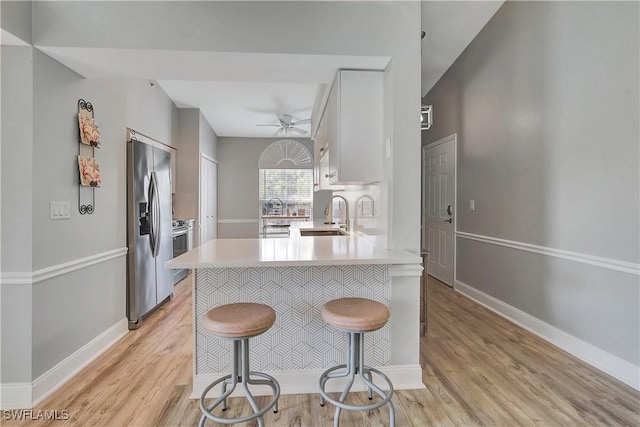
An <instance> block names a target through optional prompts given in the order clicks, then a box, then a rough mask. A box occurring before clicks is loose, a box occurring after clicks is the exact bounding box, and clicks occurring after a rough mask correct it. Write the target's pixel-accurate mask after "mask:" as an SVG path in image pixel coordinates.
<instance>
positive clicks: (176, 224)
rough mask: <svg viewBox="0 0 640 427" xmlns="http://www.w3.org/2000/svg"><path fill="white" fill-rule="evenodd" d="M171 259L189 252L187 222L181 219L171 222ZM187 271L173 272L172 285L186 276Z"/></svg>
mask: <svg viewBox="0 0 640 427" xmlns="http://www.w3.org/2000/svg"><path fill="white" fill-rule="evenodd" d="M172 225H173V257H174V258H175V257H177V256H179V255H182V254H183V253H185V252H187V251H188V250H190V248H189V222H188V221H187V220H183V219H176V220H173V224H172ZM187 273H188V270H187V269H184V268H182V269H178V270H173V284H174V285H175V284H176V283H178V282H179V281H180V280H182V279H184V278H185V277H186V276H187Z"/></svg>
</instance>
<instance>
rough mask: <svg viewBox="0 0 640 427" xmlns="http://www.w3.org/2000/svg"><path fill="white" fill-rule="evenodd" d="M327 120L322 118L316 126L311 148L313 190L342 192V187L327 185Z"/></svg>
mask: <svg viewBox="0 0 640 427" xmlns="http://www.w3.org/2000/svg"><path fill="white" fill-rule="evenodd" d="M327 125H328V120H327V118H326V117H323V118H322V119H321V121H320V125H319V126H318V131H317V133H316V138H315V141H314V146H313V151H314V152H313V161H314V165H313V183H314V186H313V189H314V191H317V190H344V185H335V184H334V185H331V184H330V183H329V137H328V126H327Z"/></svg>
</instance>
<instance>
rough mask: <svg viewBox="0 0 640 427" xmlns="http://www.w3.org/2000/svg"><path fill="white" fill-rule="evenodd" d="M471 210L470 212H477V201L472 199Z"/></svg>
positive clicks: (470, 202) (470, 201)
mask: <svg viewBox="0 0 640 427" xmlns="http://www.w3.org/2000/svg"><path fill="white" fill-rule="evenodd" d="M469 210H470V211H475V210H476V201H475V200H473V199H471V200H469Z"/></svg>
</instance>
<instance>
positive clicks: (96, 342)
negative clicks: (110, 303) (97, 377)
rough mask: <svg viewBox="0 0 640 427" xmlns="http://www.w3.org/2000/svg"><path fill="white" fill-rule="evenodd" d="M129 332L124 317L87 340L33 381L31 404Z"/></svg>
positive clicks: (52, 390)
mask: <svg viewBox="0 0 640 427" xmlns="http://www.w3.org/2000/svg"><path fill="white" fill-rule="evenodd" d="M127 332H129V321H128V319H127V318H126V317H124V318H122V319H121V320H119V321H118V322H117V323H116V324H115V325H113V326H111V327H110V328H109V329H107V330H106V331H104V332H103V333H101V334H100V335H98V336H97V337H95V338H94V339H92V340H91V341H89V342H88V343H87V344H85V345H84V346H82V347H81V348H80V349H78V350H77V351H75V352H74V353H73V354H71V355H70V356H68V357H67V358H65V359H64V360H63V361H61V362H60V363H58V364H57V365H56V366H54V367H53V368H51V369H49V370H48V371H47V372H45V373H44V374H42V375H41V376H40V377H38V378H37V379H36V380H35V381H34V382H33V405H34V406H35V405H37V404H38V403H40V402H42V401H43V400H44V399H46V398H47V397H48V396H49V395H51V393H53V392H54V391H56V390H57V389H59V388H60V387H62V385H63V384H65V383H66V382H67V381H69V380H70V379H71V378H73V377H74V376H75V375H76V374H77V373H78V372H80V371H81V370H82V369H84V368H85V367H86V366H87V365H88V364H89V363H91V362H93V361H94V360H95V359H96V358H97V357H98V356H100V355H101V354H102V353H104V352H105V351H106V350H107V349H109V348H110V347H111V346H112V345H113V344H115V343H116V342H118V340H120V338H122V337H123V336H125V335H126V333H127Z"/></svg>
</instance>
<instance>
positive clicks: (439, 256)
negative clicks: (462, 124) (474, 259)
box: [422, 135, 456, 286]
mask: <svg viewBox="0 0 640 427" xmlns="http://www.w3.org/2000/svg"><path fill="white" fill-rule="evenodd" d="M455 141H456V137H455V135H451V136H449V137H447V138H444V139H441V140H440V141H437V142H434V143H433V144H429V145H427V146H426V147H424V148H423V151H422V172H423V175H422V176H423V193H424V194H423V224H424V226H423V233H424V235H423V245H424V246H423V247H424V248H425V249H427V250H428V251H429V262H428V264H427V273H428V274H430V275H432V276H433V277H435V278H436V279H438V280H440V281H441V282H443V283H446V284H447V285H449V286H453V280H454V262H455V259H454V258H455V248H454V240H455V235H454V234H455V215H454V212H455V188H456V182H455V163H456V158H455Z"/></svg>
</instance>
